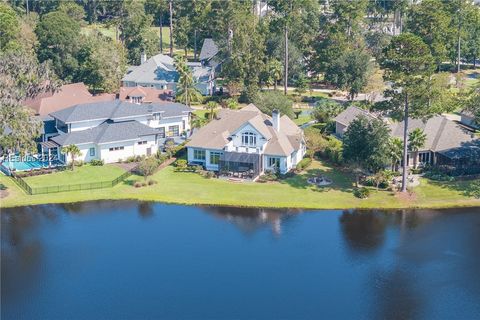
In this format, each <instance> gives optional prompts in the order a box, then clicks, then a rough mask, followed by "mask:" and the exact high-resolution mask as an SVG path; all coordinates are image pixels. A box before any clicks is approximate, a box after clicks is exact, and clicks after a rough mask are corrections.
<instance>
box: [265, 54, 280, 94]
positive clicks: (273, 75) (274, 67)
mask: <svg viewBox="0 0 480 320" xmlns="http://www.w3.org/2000/svg"><path fill="white" fill-rule="evenodd" d="M268 76H269V78H270V82H272V81H273V89H274V90H275V91H276V90H277V84H278V80H280V79H282V63H281V62H280V61H278V60H277V59H272V60H270V61H269V63H268Z"/></svg>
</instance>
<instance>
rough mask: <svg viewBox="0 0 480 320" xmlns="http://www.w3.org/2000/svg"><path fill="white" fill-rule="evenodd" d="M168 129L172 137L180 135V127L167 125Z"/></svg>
mask: <svg viewBox="0 0 480 320" xmlns="http://www.w3.org/2000/svg"><path fill="white" fill-rule="evenodd" d="M168 131H169V132H170V135H171V136H172V137H178V136H179V135H180V128H179V127H178V126H170V127H168Z"/></svg>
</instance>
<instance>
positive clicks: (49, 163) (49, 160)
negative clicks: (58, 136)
mask: <svg viewBox="0 0 480 320" xmlns="http://www.w3.org/2000/svg"><path fill="white" fill-rule="evenodd" d="M42 154H43V150H42ZM51 166H52V160H51V158H50V148H48V167H51Z"/></svg>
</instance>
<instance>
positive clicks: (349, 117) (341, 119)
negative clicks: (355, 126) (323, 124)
mask: <svg viewBox="0 0 480 320" xmlns="http://www.w3.org/2000/svg"><path fill="white" fill-rule="evenodd" d="M359 116H365V117H367V118H370V119H375V118H376V117H375V116H374V115H373V114H371V113H370V112H368V111H366V110H363V109H360V108H357V107H354V106H349V107H348V108H347V109H345V110H344V111H342V112H341V113H340V114H339V115H338V116H336V117H335V118H334V119H333V120H335V121H336V122H338V123H341V124H343V125H344V126H347V127H348V126H349V125H350V122H352V121H353V120H355V119H356V118H357V117H359Z"/></svg>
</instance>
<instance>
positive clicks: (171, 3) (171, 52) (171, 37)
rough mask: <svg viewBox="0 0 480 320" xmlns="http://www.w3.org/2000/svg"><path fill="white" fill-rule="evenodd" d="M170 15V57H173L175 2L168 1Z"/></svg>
mask: <svg viewBox="0 0 480 320" xmlns="http://www.w3.org/2000/svg"><path fill="white" fill-rule="evenodd" d="M168 13H169V15H170V25H169V29H170V57H173V0H168Z"/></svg>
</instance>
